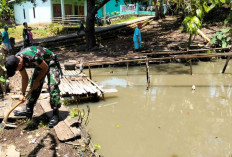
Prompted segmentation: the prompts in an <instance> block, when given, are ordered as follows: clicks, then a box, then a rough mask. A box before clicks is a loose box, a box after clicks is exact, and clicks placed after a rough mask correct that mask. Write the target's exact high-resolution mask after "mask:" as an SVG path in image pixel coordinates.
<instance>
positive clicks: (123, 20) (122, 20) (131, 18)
mask: <svg viewBox="0 0 232 157" xmlns="http://www.w3.org/2000/svg"><path fill="white" fill-rule="evenodd" d="M137 18H138V17H136V16H131V17H129V18H126V19H121V20H117V21H114V22H112V24H117V23H122V22H126V21H131V20H134V19H137Z"/></svg>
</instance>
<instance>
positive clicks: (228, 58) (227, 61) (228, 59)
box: [222, 56, 230, 74]
mask: <svg viewBox="0 0 232 157" xmlns="http://www.w3.org/2000/svg"><path fill="white" fill-rule="evenodd" d="M229 61H230V57H229V56H228V57H227V60H226V64H225V65H224V68H223V70H222V73H223V74H224V72H225V71H226V67H227V65H228V63H229Z"/></svg>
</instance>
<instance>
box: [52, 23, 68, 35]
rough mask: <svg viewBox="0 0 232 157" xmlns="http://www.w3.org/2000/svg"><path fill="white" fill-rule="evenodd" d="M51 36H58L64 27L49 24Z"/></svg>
mask: <svg viewBox="0 0 232 157" xmlns="http://www.w3.org/2000/svg"><path fill="white" fill-rule="evenodd" d="M48 29H49V31H50V32H51V34H52V35H59V34H61V32H62V31H63V29H64V26H63V25H61V24H59V23H51V24H50V25H49V27H48Z"/></svg>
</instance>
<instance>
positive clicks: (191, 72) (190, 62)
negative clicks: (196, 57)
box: [189, 59, 193, 75]
mask: <svg viewBox="0 0 232 157" xmlns="http://www.w3.org/2000/svg"><path fill="white" fill-rule="evenodd" d="M189 64H190V75H193V69H192V60H191V59H190V60H189Z"/></svg>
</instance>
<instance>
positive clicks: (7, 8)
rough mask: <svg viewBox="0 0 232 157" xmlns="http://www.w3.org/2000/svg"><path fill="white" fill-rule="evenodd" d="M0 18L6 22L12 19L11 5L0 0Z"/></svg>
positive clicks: (12, 10)
mask: <svg viewBox="0 0 232 157" xmlns="http://www.w3.org/2000/svg"><path fill="white" fill-rule="evenodd" d="M0 18H1V19H2V20H8V19H10V18H14V9H13V5H12V4H9V3H7V2H6V0H1V2H0Z"/></svg>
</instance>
